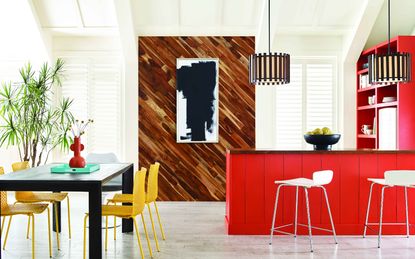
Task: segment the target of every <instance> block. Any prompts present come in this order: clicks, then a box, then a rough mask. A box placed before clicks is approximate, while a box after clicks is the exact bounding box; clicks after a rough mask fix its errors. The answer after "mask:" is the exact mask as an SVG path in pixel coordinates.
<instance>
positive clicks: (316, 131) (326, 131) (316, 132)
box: [306, 127, 333, 135]
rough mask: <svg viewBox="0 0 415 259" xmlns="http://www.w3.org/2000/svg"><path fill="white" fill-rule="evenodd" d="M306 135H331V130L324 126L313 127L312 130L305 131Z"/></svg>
mask: <svg viewBox="0 0 415 259" xmlns="http://www.w3.org/2000/svg"><path fill="white" fill-rule="evenodd" d="M306 134H307V135H332V134H333V132H332V131H331V129H330V128H329V127H324V128H321V129H320V128H315V129H314V130H312V131H307V133H306Z"/></svg>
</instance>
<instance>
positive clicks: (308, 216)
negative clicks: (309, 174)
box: [304, 187, 313, 252]
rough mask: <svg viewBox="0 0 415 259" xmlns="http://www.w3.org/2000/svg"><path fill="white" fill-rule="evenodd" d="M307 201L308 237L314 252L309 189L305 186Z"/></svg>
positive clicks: (311, 249)
mask: <svg viewBox="0 0 415 259" xmlns="http://www.w3.org/2000/svg"><path fill="white" fill-rule="evenodd" d="M304 193H305V201H306V206H307V219H308V238H309V239H310V251H311V252H313V237H312V234H311V219H310V205H309V204H308V191H307V187H304Z"/></svg>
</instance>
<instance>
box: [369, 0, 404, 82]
mask: <svg viewBox="0 0 415 259" xmlns="http://www.w3.org/2000/svg"><path fill="white" fill-rule="evenodd" d="M390 38H391V36H390V0H388V52H387V53H386V54H372V55H369V56H368V64H369V72H368V74H369V84H391V83H398V82H409V81H410V80H411V54H410V53H408V52H391V49H390V48H391V47H390Z"/></svg>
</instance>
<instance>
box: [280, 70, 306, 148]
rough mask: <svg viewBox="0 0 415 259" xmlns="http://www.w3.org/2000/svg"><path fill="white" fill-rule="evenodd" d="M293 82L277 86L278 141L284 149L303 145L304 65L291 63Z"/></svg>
mask: <svg viewBox="0 0 415 259" xmlns="http://www.w3.org/2000/svg"><path fill="white" fill-rule="evenodd" d="M290 71H291V72H290V78H291V80H290V81H291V82H290V84H289V85H282V86H277V90H276V94H277V98H276V105H277V118H276V123H277V127H276V131H277V132H276V134H277V136H276V141H277V147H278V148H282V149H296V148H298V147H299V146H301V142H302V139H301V138H299V137H298V136H301V133H302V118H303V114H302V113H303V100H302V73H303V71H302V65H301V64H291V67H290Z"/></svg>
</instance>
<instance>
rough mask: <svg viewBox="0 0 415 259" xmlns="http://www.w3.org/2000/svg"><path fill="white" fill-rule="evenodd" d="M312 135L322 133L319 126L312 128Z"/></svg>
mask: <svg viewBox="0 0 415 259" xmlns="http://www.w3.org/2000/svg"><path fill="white" fill-rule="evenodd" d="M313 135H323V131H322V130H321V129H320V128H316V129H314V130H313Z"/></svg>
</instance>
